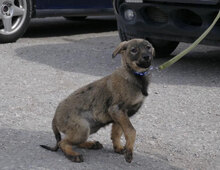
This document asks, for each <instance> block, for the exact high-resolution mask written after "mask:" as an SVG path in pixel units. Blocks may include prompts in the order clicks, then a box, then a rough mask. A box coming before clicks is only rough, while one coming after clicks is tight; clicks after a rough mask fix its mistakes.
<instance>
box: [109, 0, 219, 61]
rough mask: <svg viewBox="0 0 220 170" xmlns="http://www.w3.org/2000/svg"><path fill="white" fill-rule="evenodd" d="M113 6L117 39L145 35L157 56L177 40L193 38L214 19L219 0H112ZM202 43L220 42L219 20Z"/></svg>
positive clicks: (165, 51) (173, 47)
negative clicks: (117, 33) (117, 32)
mask: <svg viewBox="0 0 220 170" xmlns="http://www.w3.org/2000/svg"><path fill="white" fill-rule="evenodd" d="M113 6H114V10H115V14H116V19H117V24H118V31H119V36H120V38H121V40H122V41H125V40H129V39H132V38H144V39H148V40H149V41H150V42H151V43H152V44H153V45H154V47H155V51H156V56H158V57H161V56H167V55H169V54H170V53H172V52H173V51H174V50H175V49H176V47H177V46H178V44H179V42H188V43H192V42H193V41H195V40H196V39H197V38H198V37H199V36H200V35H201V34H202V33H203V32H204V31H205V30H206V29H207V28H208V26H209V25H210V24H211V23H212V21H213V20H214V18H215V16H216V15H217V13H218V11H219V9H220V0H184V1H183V0H114V1H113ZM202 43H203V44H207V45H215V46H219V45H220V21H218V22H217V24H216V26H215V27H214V29H213V30H212V32H211V33H209V35H208V36H207V37H206V38H205V39H204V40H203V41H202Z"/></svg>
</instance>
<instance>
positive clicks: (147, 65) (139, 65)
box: [137, 62, 151, 69]
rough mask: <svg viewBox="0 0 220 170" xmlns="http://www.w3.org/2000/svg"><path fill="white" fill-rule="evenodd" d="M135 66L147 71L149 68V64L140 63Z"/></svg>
mask: <svg viewBox="0 0 220 170" xmlns="http://www.w3.org/2000/svg"><path fill="white" fill-rule="evenodd" d="M137 66H138V67H140V68H144V69H147V68H149V67H150V66H151V62H141V63H137Z"/></svg>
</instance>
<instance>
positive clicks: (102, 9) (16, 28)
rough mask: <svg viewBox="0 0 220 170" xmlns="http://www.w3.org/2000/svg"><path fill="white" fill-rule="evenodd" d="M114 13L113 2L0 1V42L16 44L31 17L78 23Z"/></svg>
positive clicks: (72, 0) (93, 0)
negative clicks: (81, 20) (92, 17)
mask: <svg viewBox="0 0 220 170" xmlns="http://www.w3.org/2000/svg"><path fill="white" fill-rule="evenodd" d="M113 14H114V11H113V8H112V0H0V43H9V42H14V41H16V40H17V39H18V38H19V37H21V36H22V35H23V34H24V33H25V31H26V30H27V28H28V26H29V23H30V20H31V18H34V17H54V16H64V17H66V18H67V19H69V20H76V19H77V20H79V19H85V18H86V17H87V16H96V15H113Z"/></svg>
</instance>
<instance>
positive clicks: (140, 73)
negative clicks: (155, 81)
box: [134, 66, 153, 76]
mask: <svg viewBox="0 0 220 170" xmlns="http://www.w3.org/2000/svg"><path fill="white" fill-rule="evenodd" d="M151 70H153V66H150V67H149V69H148V70H147V71H145V72H135V71H134V74H135V75H138V76H145V75H148V74H150V71H151Z"/></svg>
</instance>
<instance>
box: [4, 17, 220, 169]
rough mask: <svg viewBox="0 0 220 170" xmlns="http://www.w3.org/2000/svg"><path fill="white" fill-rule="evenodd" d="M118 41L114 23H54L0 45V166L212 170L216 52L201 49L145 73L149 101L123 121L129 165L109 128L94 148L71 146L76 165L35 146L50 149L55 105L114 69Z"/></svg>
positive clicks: (218, 146)
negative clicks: (130, 135) (130, 136)
mask: <svg viewBox="0 0 220 170" xmlns="http://www.w3.org/2000/svg"><path fill="white" fill-rule="evenodd" d="M119 42H120V40H119V38H118V34H117V31H116V23H115V21H114V19H111V18H108V19H106V20H105V19H102V18H101V19H90V20H87V21H83V22H70V21H65V20H64V19H62V18H55V19H37V20H33V21H32V23H31V26H30V28H29V30H28V31H27V33H26V34H25V35H24V37H23V38H21V39H19V40H18V41H17V42H16V43H10V44H0V167H1V168H0V169H2V170H20V169H24V170H69V169H74V170H85V169H87V170H103V169H105V170H108V169H109V170H112V169H113V170H122V169H123V170H125V169H126V170H172V169H175V170H176V169H195V170H197V169H201V170H206V169H207V170H212V169H213V170H219V169H220V49H219V48H217V47H210V46H204V45H200V46H198V47H197V48H196V49H195V50H193V51H192V52H191V53H190V54H188V55H187V56H185V57H184V58H183V59H182V60H181V61H179V62H178V63H176V64H175V65H173V66H172V67H170V68H168V69H166V70H164V71H162V72H153V74H152V81H151V85H150V88H149V97H147V99H146V100H145V102H144V104H143V107H142V108H141V109H140V111H139V112H138V113H137V114H136V115H135V116H134V117H132V119H131V121H132V123H133V125H134V127H135V128H136V131H137V138H136V143H135V149H134V160H133V162H132V163H131V164H129V163H126V161H125V160H124V157H123V155H118V154H115V153H114V152H113V149H112V143H111V139H110V130H111V126H110V125H109V126H107V127H105V128H103V129H101V130H100V131H98V133H96V134H94V135H92V136H91V137H90V140H99V141H100V142H101V143H102V144H103V145H104V148H103V149H102V150H98V151H97V150H85V149H76V150H77V151H78V152H80V153H82V154H83V156H84V162H83V163H80V164H79V163H72V162H70V161H69V160H67V159H66V158H65V157H64V156H63V153H62V152H61V151H58V152H50V151H46V150H44V149H42V148H40V147H39V145H40V144H47V145H50V146H53V145H55V138H54V136H53V133H52V130H51V120H52V118H53V115H54V112H55V109H56V106H57V105H58V103H59V102H60V101H61V100H62V99H64V98H65V97H66V96H68V95H69V94H70V93H72V92H73V91H74V90H76V89H78V88H79V87H81V86H83V85H85V84H87V83H90V82H92V81H94V80H97V79H99V78H101V77H103V76H106V75H108V74H111V72H113V71H114V70H115V69H116V68H117V67H119V66H120V56H117V57H116V58H115V59H114V60H113V59H112V58H111V55H112V52H113V50H114V48H115V47H116V46H117V45H118V44H119ZM188 45H189V44H185V43H181V44H180V45H179V46H178V48H177V49H176V50H175V51H174V53H173V55H175V54H177V53H179V52H180V51H182V50H183V49H185V48H186V47H187V46H188ZM169 58H170V57H167V58H160V59H155V60H154V65H159V64H160V63H163V62H164V61H166V60H167V59H169ZM122 141H123V142H124V139H123V140H122Z"/></svg>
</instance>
